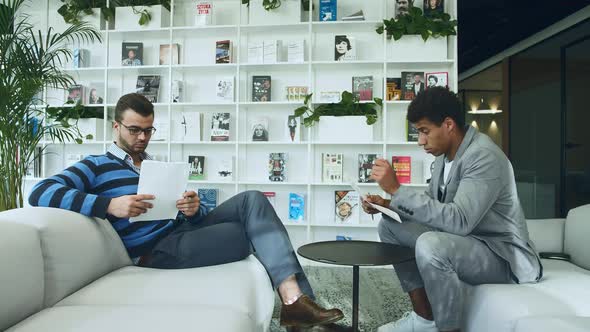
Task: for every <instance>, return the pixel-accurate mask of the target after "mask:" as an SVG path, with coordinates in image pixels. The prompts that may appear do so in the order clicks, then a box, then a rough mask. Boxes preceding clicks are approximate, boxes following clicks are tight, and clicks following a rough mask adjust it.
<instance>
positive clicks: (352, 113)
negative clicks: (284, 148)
mask: <svg viewBox="0 0 590 332" xmlns="http://www.w3.org/2000/svg"><path fill="white" fill-rule="evenodd" d="M312 95H313V94H309V95H307V96H306V97H305V100H304V102H303V104H304V105H303V106H301V107H298V108H297V109H295V112H294V113H295V116H298V117H303V124H304V125H305V126H306V127H312V126H314V125H315V124H316V123H318V124H319V128H318V139H319V140H320V141H332V140H348V141H371V140H372V139H373V128H372V125H373V124H375V123H376V122H377V119H378V117H379V112H380V111H381V108H382V107H383V100H382V99H381V98H374V99H373V102H360V101H359V100H358V98H356V97H355V96H354V95H353V94H352V93H350V92H348V91H344V92H342V98H341V100H340V101H339V102H337V103H328V104H318V105H315V106H314V105H313V103H312V102H311V97H312Z"/></svg>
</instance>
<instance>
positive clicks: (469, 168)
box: [363, 87, 542, 332]
mask: <svg viewBox="0 0 590 332" xmlns="http://www.w3.org/2000/svg"><path fill="white" fill-rule="evenodd" d="M407 118H408V121H410V122H411V123H413V124H415V126H416V128H417V129H418V131H419V140H418V144H419V145H421V146H423V147H424V150H425V151H426V152H427V153H431V154H433V155H434V156H436V157H437V158H436V161H435V165H434V171H433V174H432V180H431V182H430V184H429V187H428V190H427V191H426V192H424V193H419V192H416V191H414V190H412V189H410V188H407V187H404V186H401V185H400V184H399V182H398V180H397V178H396V174H395V171H394V170H393V169H392V167H391V165H390V164H389V162H387V161H386V160H384V159H380V160H378V161H377V162H376V164H375V166H374V167H373V170H372V175H371V177H372V178H373V179H375V180H376V181H377V182H378V183H379V185H380V186H381V188H382V189H383V190H384V191H385V192H387V193H389V194H391V200H389V199H384V198H382V197H380V196H377V195H372V196H368V197H367V198H366V200H367V201H370V202H373V203H375V204H379V205H381V206H384V207H388V208H390V209H392V210H394V211H396V212H397V213H398V214H399V215H400V217H401V219H402V221H403V223H398V222H396V221H394V220H393V219H391V218H389V217H387V216H384V217H383V219H382V220H381V222H380V224H379V236H380V238H381V241H383V242H388V243H394V244H398V245H402V246H407V247H412V248H415V253H416V258H415V260H413V261H410V262H406V263H402V264H397V265H394V268H395V272H396V274H397V276H398V278H399V280H400V283H401V285H402V288H403V289H404V291H406V292H408V293H409V295H410V300H411V302H412V306H413V311H412V312H410V313H409V314H408V315H405V316H404V317H402V319H400V320H398V321H396V322H392V323H389V324H387V325H384V326H381V327H380V328H379V330H378V331H379V332H386V331H392V332H405V331H412V332H414V331H416V332H417V331H423V332H431V331H432V332H435V331H439V329H440V331H459V328H460V326H461V322H462V312H463V301H464V285H462V283H463V282H465V283H467V284H471V285H477V284H484V283H514V282H516V283H529V282H537V281H538V280H539V279H540V278H541V276H542V266H541V263H540V260H539V258H538V256H537V253H536V251H535V248H534V246H533V244H532V242H531V241H530V240H529V236H528V230H527V227H526V222H525V217H524V214H523V212H522V208H521V206H520V202H519V200H518V196H517V192H516V184H515V180H514V173H513V170H512V165H511V164H510V161H509V160H508V159H507V158H506V156H505V155H504V153H503V152H502V150H500V149H499V148H498V147H497V146H496V145H495V144H494V143H493V142H492V140H491V139H490V138H489V137H488V136H486V135H484V134H481V133H479V132H478V131H477V130H476V129H475V128H473V127H471V126H465V116H464V112H463V110H462V108H461V105H460V102H459V100H458V99H457V97H456V96H455V94H453V93H452V92H450V91H449V90H447V89H446V88H443V87H434V88H430V89H428V90H426V91H424V92H422V93H420V94H419V95H418V96H417V97H416V99H415V100H413V101H412V103H411V104H410V106H409V107H408V115H407ZM363 208H364V209H365V211H366V212H367V213H371V214H373V213H377V212H378V211H376V210H375V209H372V208H370V206H369V205H368V204H367V203H366V202H364V203H363Z"/></svg>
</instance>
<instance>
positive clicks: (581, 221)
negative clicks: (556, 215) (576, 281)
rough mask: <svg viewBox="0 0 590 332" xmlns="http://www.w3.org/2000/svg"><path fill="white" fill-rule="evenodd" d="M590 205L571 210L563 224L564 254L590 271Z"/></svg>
mask: <svg viewBox="0 0 590 332" xmlns="http://www.w3.org/2000/svg"><path fill="white" fill-rule="evenodd" d="M588 235H590V204H588V205H583V206H580V207H577V208H575V209H571V210H570V211H569V213H568V214H567V221H566V223H565V248H564V250H565V252H566V253H568V254H570V255H571V256H572V262H573V263H574V264H576V265H578V266H581V267H583V268H585V269H590V255H589V254H588V253H590V241H588Z"/></svg>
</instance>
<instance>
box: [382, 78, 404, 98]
mask: <svg viewBox="0 0 590 332" xmlns="http://www.w3.org/2000/svg"><path fill="white" fill-rule="evenodd" d="M385 85H386V89H387V94H386V96H387V99H386V100H401V99H402V89H401V87H402V79H401V78H400V77H388V78H387V79H386V83H385Z"/></svg>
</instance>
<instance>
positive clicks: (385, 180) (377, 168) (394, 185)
mask: <svg viewBox="0 0 590 332" xmlns="http://www.w3.org/2000/svg"><path fill="white" fill-rule="evenodd" d="M371 179H373V180H375V181H377V183H379V186H380V187H381V188H382V189H383V190H385V192H387V193H389V194H391V195H393V194H394V193H395V192H396V191H397V190H398V189H399V187H400V184H399V181H398V180H397V176H396V175H395V171H394V170H393V167H391V164H390V163H389V162H388V161H387V160H385V159H377V160H375V165H373V169H372V172H371Z"/></svg>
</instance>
